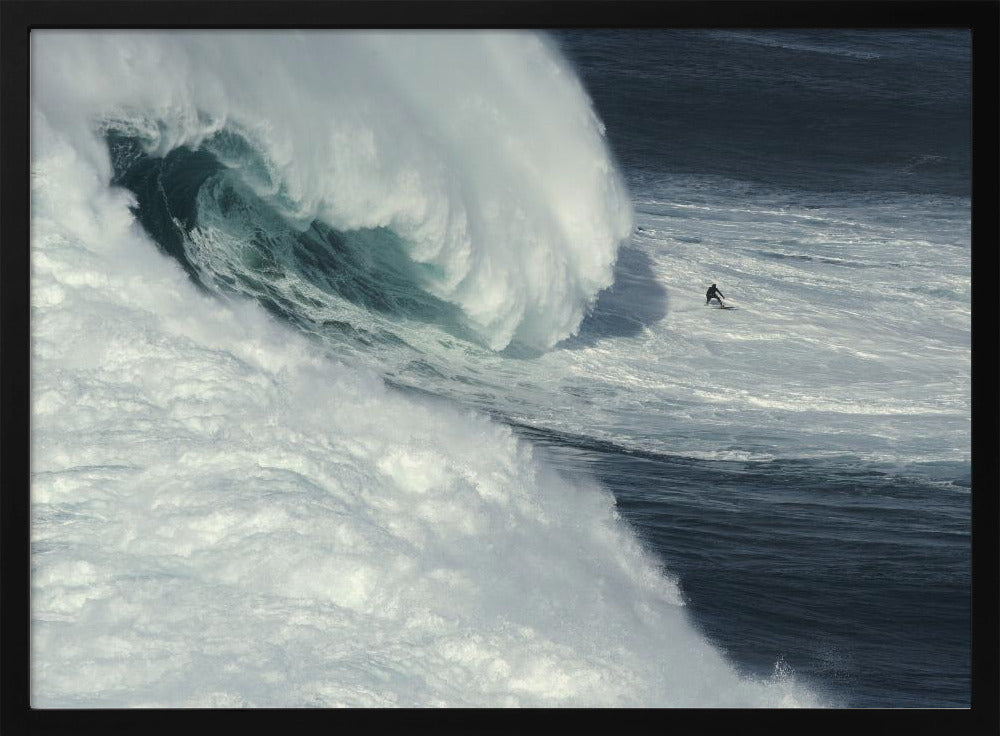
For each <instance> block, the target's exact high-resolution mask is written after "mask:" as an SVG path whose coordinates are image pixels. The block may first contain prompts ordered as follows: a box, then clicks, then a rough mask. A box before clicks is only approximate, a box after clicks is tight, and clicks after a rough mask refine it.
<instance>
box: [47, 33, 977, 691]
mask: <svg viewBox="0 0 1000 736" xmlns="http://www.w3.org/2000/svg"><path fill="white" fill-rule="evenodd" d="M31 44H32V46H31V53H32V79H31V86H32V101H31V126H32V127H31V132H32V151H31V160H32V164H31V165H32V171H31V227H32V242H31V268H32V278H31V329H32V354H31V361H32V362H31V383H32V395H31V401H32V409H31V438H30V442H31V479H32V489H31V538H32V542H31V581H32V595H31V621H32V641H31V646H32V663H31V701H32V705H33V706H35V707H43V708H61V707H76V708H91V707H100V708H104V707H150V706H153V707H333V706H353V707H396V706H417V707H425V706H446V707H470V706H471V707H525V706H527V707H538V706H542V707H562V706H576V707H581V706H582V707H635V706H639V707H751V708H771V707H832V708H867V707H883V708H884V707H892V708H897V707H935V708H955V707H959V708H964V707H968V706H969V704H970V666H971V651H970V648H971V643H970V625H971V621H970V615H971V614H970V588H971V551H970V526H971V430H970V426H971V310H970V297H971V246H970V239H971V204H970V200H971V185H970V175H971V142H970V119H971V118H970V116H971V82H970V73H971V37H970V34H969V33H968V32H964V31H958V30H906V31H904V30H892V31H888V30H886V31H874V30H870V31H869V30H864V31H862V30H822V31H819V30H817V31H806V30H795V31H791V30H788V31H764V30H721V29H713V30H708V29H706V30H669V31H668V30H627V31H626V30H560V31H552V32H544V33H542V32H539V33H528V32H471V31H470V32H441V33H431V32H384V33H378V32H362V31H345V32H332V31H304V32H297V33H290V32H270V31H269V32H238V33H237V32H208V31H195V32H178V31H168V32H129V33H125V32H103V31H102V32H97V31H86V32H66V31H38V30H36V31H33V32H32V36H31ZM713 283H714V284H717V285H718V288H719V290H720V291H721V292H722V294H723V295H724V296H723V300H724V302H725V303H726V305H727V306H729V307H732V308H731V309H728V310H721V309H718V308H715V305H706V302H705V296H704V295H705V290H706V289H707V288H708V286H709V285H711V284H713Z"/></svg>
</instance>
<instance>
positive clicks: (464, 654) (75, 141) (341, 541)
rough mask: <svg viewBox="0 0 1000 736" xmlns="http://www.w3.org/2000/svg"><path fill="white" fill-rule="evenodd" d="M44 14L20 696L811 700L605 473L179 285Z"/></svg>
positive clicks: (294, 700) (35, 112)
mask: <svg viewBox="0 0 1000 736" xmlns="http://www.w3.org/2000/svg"><path fill="white" fill-rule="evenodd" d="M39 35H41V36H44V37H46V38H48V37H49V36H48V34H44V33H43V34H33V43H34V44H35V47H34V51H35V59H34V63H33V65H32V69H33V72H34V73H35V75H36V76H35V80H34V81H35V93H36V94H37V95H38V96H37V97H36V98H35V100H36V103H37V102H38V100H43V101H45V102H46V104H33V107H32V146H33V150H32V193H31V196H32V210H31V212H32V254H31V255H32V283H31V295H32V332H33V343H32V377H31V378H32V432H31V459H32V479H33V482H32V491H31V492H32V556H31V560H32V598H31V602H32V673H31V675H32V686H31V700H32V705H33V706H35V707H95V706H96V707H117V706H193V707H198V706H334V705H348V706H384V705H394V706H395V705H398V706H406V705H420V706H427V705H430V706H434V705H448V706H466V705H471V706H487V705H488V706H517V705H529V706H530V705H584V706H599V705H614V706H618V705H651V706H681V705H692V706H712V705H722V706H778V705H809V704H813V703H815V702H816V701H815V697H814V696H813V695H812V694H810V693H809V692H807V691H806V690H804V689H803V688H802V687H801V686H800V685H798V684H796V683H795V682H793V681H791V680H790V679H789V678H788V677H787V676H786V675H784V674H782V673H781V672H778V673H776V676H775V678H774V679H773V680H769V681H767V682H762V681H754V680H750V679H744V678H741V677H739V676H738V675H737V673H736V672H735V671H734V670H733V669H732V667H731V666H730V665H729V664H728V663H727V662H726V661H725V659H724V658H723V657H722V656H721V654H720V653H719V652H717V651H716V650H715V649H713V648H712V647H711V646H710V645H709V644H708V643H707V642H706V641H705V640H704V639H703V638H702V636H701V635H700V634H699V633H698V632H697V631H696V630H695V629H694V627H692V626H691V624H690V623H689V621H688V619H687V615H686V612H685V609H684V606H683V605H682V602H681V601H680V598H679V595H678V590H677V587H676V585H675V584H674V583H673V582H671V581H670V580H669V579H668V578H666V577H664V575H663V574H662V573H661V571H659V570H658V569H657V567H656V565H655V564H654V562H653V561H652V560H651V559H650V558H649V557H648V556H647V555H646V554H645V552H644V551H643V550H642V548H641V547H640V545H639V544H638V542H637V540H636V539H635V537H634V536H633V535H632V533H631V531H630V530H629V528H628V527H627V526H626V525H625V524H623V523H622V522H621V521H620V520H619V519H618V517H617V515H616V513H615V510H614V501H613V498H612V497H611V496H610V494H608V493H607V492H605V491H602V490H601V489H599V488H596V487H593V486H589V485H586V484H582V485H581V484H572V483H569V482H567V481H566V480H564V479H562V478H560V477H558V476H556V475H555V474H553V473H552V472H551V471H550V470H548V469H547V467H546V465H545V464H544V463H543V462H541V461H540V460H539V459H538V458H536V457H534V456H533V453H532V448H531V446H529V445H527V444H525V443H523V442H521V441H518V440H517V439H516V438H515V437H514V436H513V435H512V433H511V431H510V430H509V429H507V428H505V427H502V426H499V425H497V424H494V423H492V422H490V421H488V420H486V419H484V418H482V417H479V416H476V415H473V414H470V413H464V412H460V411H458V410H456V409H454V408H448V407H443V406H440V405H438V404H435V403H430V402H426V401H417V400H415V399H413V398H408V397H404V396H402V395H399V394H397V393H392V392H390V391H388V390H387V389H386V388H385V387H384V386H383V384H382V383H381V382H380V381H379V380H378V379H377V378H376V377H375V376H374V375H373V374H368V373H361V372H358V371H356V370H352V369H349V368H347V367H344V366H341V365H338V364H334V363H331V362H330V361H329V359H328V358H326V357H325V356H324V355H322V354H321V352H320V350H319V349H318V348H317V347H316V346H315V345H313V344H312V343H310V342H309V341H308V340H307V339H306V338H304V337H302V336H301V335H298V334H295V333H293V332H292V331H290V329H289V328H287V327H285V326H282V325H279V324H277V323H275V322H274V321H272V320H271V319H269V318H268V317H267V316H266V315H265V314H264V312H263V311H262V310H261V309H260V308H259V307H257V306H255V305H252V304H249V303H227V302H222V301H220V300H215V299H212V298H210V297H209V296H207V295H205V294H202V293H200V292H198V291H197V290H196V288H195V287H194V286H193V285H192V283H191V282H190V281H189V280H188V279H187V278H186V276H185V275H184V273H183V271H182V270H181V268H180V267H179V266H178V264H177V263H175V262H174V261H172V260H170V259H169V258H167V257H166V256H164V255H162V254H161V253H159V252H158V251H157V250H156V248H155V246H154V244H153V243H152V242H150V241H149V239H148V238H147V236H146V235H145V234H144V233H143V232H142V229H141V228H140V227H139V225H138V224H137V223H136V222H135V220H134V218H133V216H132V214H131V213H130V211H129V205H130V204H131V198H130V196H129V195H128V193H127V192H124V191H123V190H118V189H112V188H109V187H108V182H109V175H110V166H109V163H108V161H107V158H106V156H107V154H106V153H103V154H102V152H101V148H100V139H99V132H95V131H94V130H93V129H92V128H90V127H89V125H88V123H89V120H88V118H87V117H85V116H84V115H81V114H74V112H73V111H72V105H74V104H80V105H84V106H85V107H87V106H90V105H91V104H92V100H91V99H90V96H88V95H87V94H84V93H81V94H74V95H73V96H72V97H71V98H68V99H66V100H65V101H64V103H65V107H60V106H59V105H55V104H54V103H53V99H54V98H53V89H52V87H51V86H50V85H51V84H56V86H57V87H58V89H60V90H63V91H68V90H67V86H66V85H65V84H63V83H62V82H61V81H56V80H57V79H58V76H59V72H60V70H62V71H68V68H67V67H65V66H63V65H64V64H65V63H67V59H70V60H72V59H76V61H77V62H79V63H80V64H81V66H80V67H78V68H77V74H78V76H77V83H78V85H79V86H81V87H86V86H88V85H91V86H93V87H95V88H97V89H95V90H94V95H93V96H94V97H97V98H100V96H101V94H100V92H101V89H100V87H101V86H102V85H104V84H105V81H104V80H107V79H109V77H114V74H113V71H114V70H111V69H106V68H102V67H101V65H100V64H94V65H93V66H88V65H87V64H86V63H85V62H86V60H87V56H86V54H83V53H82V50H84V49H85V48H86V47H88V43H86V42H84V41H83V40H82V39H79V38H77V39H65V38H62V37H60V40H59V43H60V44H62V43H63V41H69V40H72V43H69V44H68V45H67V46H56V45H49V44H47V43H40V42H39V41H38V36H39ZM53 35H55V34H53ZM296 42H297V41H296ZM185 43H188V41H183V42H182V41H177V42H173V41H171V42H170V43H164V44H160V43H159V42H153V43H150V48H152V49H154V52H150V53H151V58H157V55H158V54H159V55H160V56H159V57H158V58H159V60H160V62H161V64H165V63H166V60H165V59H164V58H162V57H163V56H164V55H168V54H169V53H172V51H171V49H174V50H175V46H176V48H181V47H183V46H184V44H185ZM190 43H196V44H203V41H202V40H200V39H195V40H192V41H190ZM288 43H289V44H292V43H293V42H292V41H289V42H288ZM108 46H109V48H111V49H114V51H111V50H108V49H107V48H106V49H105V51H103V52H101V54H102V56H101V60H102V61H103V62H110V61H113V60H114V59H115V58H117V59H118V61H119V62H120V64H122V65H124V66H125V67H128V66H129V64H132V63H133V62H134V60H135V57H131V59H132V61H129V58H130V57H129V55H128V53H126V51H127V50H128V49H129V48H131V47H130V45H129V43H125V44H124V46H119V45H117V44H109V45H108ZM40 47H41V48H40ZM64 48H69V49H73V52H72V53H69V54H68V56H62V55H61V53H59V52H60V50H61V49H64ZM203 48H204V49H205V50H206V51H205V53H207V50H208V49H209V48H211V47H209V46H207V45H205V44H203ZM42 50H44V53H40V51H42ZM50 52H51V53H50ZM144 53H145V52H144ZM219 53H220V55H221V57H225V58H227V59H228V58H229V57H228V56H226V54H224V53H222V51H220V52H219ZM147 61H148V60H147ZM171 61H172V62H177V59H172V60H171ZM143 63H145V62H143ZM227 63H228V62H227ZM140 65H141V64H140ZM168 66H169V65H168ZM53 67H55V68H53ZM147 71H149V72H152V71H153V70H152V69H149V70H147ZM179 71H180V72H181V73H182V76H183V72H185V71H186V70H185V67H184V66H183V65H182V66H181V67H179ZM261 71H262V72H263V73H272V72H268V71H267V69H263V68H262V69H261ZM273 73H277V72H273ZM107 84H108V88H109V89H108V90H107V91H108V94H109V95H110V87H111V86H113V85H112V83H111V82H107ZM182 88H183V90H184V91H185V92H189V91H190V90H189V89H187V88H186V87H183V86H182ZM180 89H181V88H178V90H174V91H177V92H178V93H179V90H180ZM211 89H214V87H213V86H212V83H210V82H206V83H205V90H211ZM133 91H134V92H136V94H139V90H138V89H136V90H133ZM170 91H171V90H168V89H163V88H160V89H158V90H157V92H156V94H154V93H152V92H149V98H148V99H145V100H144V98H142V97H141V96H140V97H139V98H138V99H139V101H140V102H149V103H152V102H153V101H155V100H159V102H160V104H163V105H165V106H167V107H169V106H170V105H171V104H173V101H175V100H176V98H174V97H171V96H170V94H169V93H170ZM217 91H218V90H217ZM203 93H204V94H208V92H205V91H204V90H203ZM219 93H220V94H221V92H219ZM157 95H166V96H165V97H158V96H157ZM363 99H364V98H362V103H359V104H361V105H362V107H363ZM176 109H187V108H184V107H183V105H181V106H180V107H178V108H176ZM77 112H79V111H77ZM178 129H179V128H178ZM165 135H166V134H165ZM171 145H173V143H171ZM288 180H291V179H290V178H289V179H288ZM298 201H300V202H301V201H304V200H301V199H300V200H298ZM484 448H488V451H487V452H484Z"/></svg>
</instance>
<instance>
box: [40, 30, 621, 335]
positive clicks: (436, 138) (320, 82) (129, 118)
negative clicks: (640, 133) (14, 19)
mask: <svg viewBox="0 0 1000 736" xmlns="http://www.w3.org/2000/svg"><path fill="white" fill-rule="evenodd" d="M59 35H60V40H59V43H58V44H53V45H51V46H50V47H49V49H51V50H52V53H53V54H54V55H55V56H56V57H57V58H54V59H50V60H47V63H46V65H45V67H44V69H41V70H40V71H39V75H40V76H44V78H42V79H36V87H37V88H38V89H39V90H41V93H40V94H38V95H36V100H35V101H36V105H37V106H38V107H39V108H40V110H41V111H42V112H43V113H44V114H45V115H46V117H47V118H48V119H49V120H51V121H54V122H55V123H56V124H57V125H58V123H59V120H60V118H61V117H65V112H61V111H67V110H71V111H75V114H76V115H77V116H79V115H80V114H81V113H82V114H83V116H84V118H85V119H87V120H89V121H90V123H91V125H94V124H98V123H99V122H100V121H104V124H105V125H107V124H108V122H107V121H114V122H113V125H114V126H115V127H116V129H118V130H120V131H125V132H128V133H130V134H132V135H134V136H136V137H138V138H141V139H142V140H143V141H144V142H145V147H146V150H147V152H148V153H154V154H157V155H165V154H166V153H167V152H169V151H171V150H174V149H176V148H178V147H180V146H189V147H198V146H199V145H201V144H202V143H203V142H204V141H205V140H206V139H208V138H209V137H211V138H212V140H213V141H214V142H215V143H216V146H215V147H213V153H214V154H215V155H217V156H218V157H219V158H220V160H221V161H222V163H224V164H225V165H226V166H228V167H230V168H233V169H236V170H237V171H238V173H239V174H240V176H241V177H242V178H243V180H244V181H245V182H246V183H247V184H248V185H249V186H250V187H251V188H252V189H253V190H254V192H255V193H256V194H257V195H258V196H260V197H262V198H263V199H265V200H266V201H268V203H269V204H270V205H271V206H273V207H274V208H275V209H276V210H277V211H278V212H280V213H281V215H282V216H283V217H284V218H285V219H286V220H287V221H288V222H289V223H291V224H293V225H294V226H295V227H297V228H299V229H301V230H305V229H306V228H308V227H309V226H310V224H311V223H313V222H314V221H315V220H321V221H323V222H324V223H326V224H327V225H329V226H330V227H333V228H335V229H337V230H340V231H352V230H359V229H366V228H367V229H371V228H387V229H390V230H392V231H393V232H394V233H395V234H396V235H397V236H398V237H399V238H400V240H401V242H402V243H403V244H404V247H405V249H406V253H407V255H408V257H409V258H410V259H412V261H414V262H415V263H416V264H419V265H420V273H421V275H422V286H423V288H424V289H425V290H426V291H427V292H428V293H429V294H431V295H432V296H434V297H436V298H438V299H441V300H444V301H447V302H450V303H452V304H454V305H456V306H458V307H459V308H460V309H461V311H462V314H463V315H464V319H465V321H466V322H467V326H468V327H469V328H470V329H471V330H472V331H473V332H474V333H475V334H476V335H478V336H479V338H480V339H481V340H482V341H483V342H485V343H486V344H487V345H489V346H490V347H491V348H493V349H501V348H503V347H505V346H507V345H508V344H509V343H511V342H517V343H519V344H523V345H527V346H530V347H534V348H542V349H546V348H549V347H551V346H552V345H554V344H555V343H556V342H558V341H559V340H561V339H563V338H565V337H567V336H569V335H571V334H573V333H575V331H576V330H577V329H578V327H579V324H580V322H581V320H582V318H583V316H584V314H585V312H586V310H587V309H588V308H589V306H590V305H592V303H593V300H594V298H595V295H596V293H597V292H598V291H600V290H601V289H603V288H606V287H607V286H609V285H610V284H611V281H612V267H613V264H614V260H615V256H616V251H617V247H618V244H619V243H620V242H621V241H622V240H623V239H624V238H625V237H626V236H627V235H628V234H629V232H630V231H631V227H632V213H631V208H630V204H629V201H628V196H627V193H626V191H625V187H624V184H623V182H622V180H621V176H620V174H619V173H618V171H617V169H616V167H615V165H614V163H613V161H612V157H611V155H610V153H609V150H608V147H607V145H606V142H605V140H604V137H603V129H602V125H601V123H600V121H599V120H598V119H597V117H596V115H595V114H594V111H593V109H592V106H591V103H590V100H589V98H588V97H587V95H586V93H585V91H584V90H583V88H582V86H581V84H580V82H579V81H578V80H577V79H576V77H575V75H574V74H573V73H572V70H571V69H570V67H569V66H568V64H567V62H565V60H563V58H562V57H561V56H560V54H559V52H558V51H557V50H556V49H555V47H554V46H553V45H552V44H551V43H550V42H548V41H547V40H546V39H545V38H543V37H541V36H537V35H531V34H521V33H495V32H490V33H485V32H484V33H471V34H449V33H441V34H429V33H373V32H347V33H340V32H323V33H320V32H306V33H296V34H285V33H281V34H278V33H275V34H270V35H269V37H268V43H267V44H261V43H259V40H260V38H259V33H225V34H207V33H198V32H195V33H177V34H170V35H169V36H156V37H152V36H149V35H148V34H142V33H128V34H126V33H119V34H116V42H115V43H114V44H107V43H105V42H103V41H102V39H101V38H100V37H98V36H97V35H96V34H76V33H69V32H67V33H60V34H59ZM431 36H432V37H431ZM80 80H85V82H86V83H85V84H81V83H80ZM38 82H41V83H38ZM226 131H232V132H236V133H237V135H233V136H229V138H228V139H227V138H226V137H225V136H224V135H220V134H222V133H225V132H226ZM89 132H90V133H91V134H92V132H93V131H92V130H91V131H89ZM92 137H94V138H97V137H98V136H92ZM220 140H229V141H230V142H231V143H232V146H231V147H229V148H228V149H225V148H224V147H223V148H220V147H219V146H218V143H219V141H220ZM88 145H90V147H91V149H93V147H94V144H93V142H89V143H88ZM241 146H242V148H241ZM247 146H249V148H250V149H252V150H246V147H247ZM95 155H98V154H97V153H96V152H95ZM103 156H104V157H105V158H106V156H107V154H106V153H104V154H103ZM102 168H103V170H104V171H106V172H108V178H109V180H110V176H111V174H110V166H109V165H108V164H107V163H106V162H104V163H103V164H102Z"/></svg>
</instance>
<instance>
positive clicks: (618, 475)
mask: <svg viewBox="0 0 1000 736" xmlns="http://www.w3.org/2000/svg"><path fill="white" fill-rule="evenodd" d="M518 429H519V431H520V432H522V433H523V434H524V436H525V437H527V438H528V439H530V440H531V441H532V442H534V443H535V444H536V445H538V446H542V447H545V448H546V450H547V452H548V453H550V454H551V457H552V459H553V462H555V464H556V465H557V466H558V467H560V468H561V469H562V470H563V471H564V472H565V473H567V474H569V475H574V474H577V473H580V472H584V471H586V472H589V473H591V474H592V475H593V476H594V477H596V478H597V479H598V480H599V481H600V482H601V483H602V484H603V485H604V486H605V487H607V488H609V489H610V490H611V491H612V492H613V493H614V494H615V497H616V499H617V502H618V508H619V511H620V512H621V514H622V515H623V517H624V518H626V519H628V520H629V521H630V522H631V523H632V525H633V526H634V527H635V528H636V530H637V532H638V534H639V536H640V537H641V538H642V539H643V540H644V542H645V543H646V545H647V546H648V548H649V549H651V550H653V551H654V552H655V553H656V554H657V555H659V557H660V558H661V559H662V561H663V563H664V566H665V568H666V569H667V570H668V571H669V572H670V573H672V574H673V575H675V576H677V577H678V578H679V579H680V585H681V589H682V592H683V594H684V596H685V600H686V603H687V605H688V606H689V607H690V610H691V613H692V615H693V619H694V621H695V622H696V624H697V625H699V626H700V627H701V629H702V631H703V632H704V633H705V635H706V636H707V637H708V639H709V640H710V641H712V642H713V643H714V644H715V645H717V646H718V647H720V648H721V649H722V650H724V651H725V652H726V653H727V655H728V656H729V657H730V659H731V660H732V661H733V663H734V664H735V665H736V666H737V667H738V668H739V669H740V670H741V671H742V672H744V673H746V674H751V675H755V676H760V677H768V676H770V675H772V674H774V672H775V669H776V668H779V669H781V670H784V671H786V672H791V673H793V674H794V676H795V677H796V678H798V679H801V680H802V681H804V682H807V683H809V685H810V686H811V687H813V688H814V689H815V690H816V692H818V693H820V694H821V695H822V696H823V697H824V698H825V699H826V700H827V702H828V703H830V704H831V705H834V706H841V707H857V708H864V707H968V706H969V703H970V682H971V681H970V667H971V649H970V626H971V608H970V590H971V588H970V585H971V569H970V559H971V556H970V552H971V546H970V545H971V539H970V518H971V494H970V488H969V485H970V484H969V476H968V472H967V469H966V468H964V467H963V466H962V465H961V464H959V463H954V464H949V463H944V464H937V465H933V466H927V467H924V468H913V469H911V470H909V471H907V472H906V473H903V474H901V473H900V472H899V471H898V470H896V471H893V470H890V469H888V468H885V469H879V468H878V466H875V465H872V464H853V463H848V462H823V461H809V460H786V461H772V462H731V461H705V460H699V459H693V458H685V457H671V456H662V455H659V456H658V455H653V454H643V453H635V452H628V451H624V450H622V449H620V448H616V447H614V446H611V445H608V444H606V443H594V442H589V441H587V440H585V439H581V438H579V437H576V438H574V437H566V436H559V435H555V434H553V433H550V432H541V431H537V430H533V429H531V428H526V427H519V428H518Z"/></svg>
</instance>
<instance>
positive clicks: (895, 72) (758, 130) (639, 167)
mask: <svg viewBox="0 0 1000 736" xmlns="http://www.w3.org/2000/svg"><path fill="white" fill-rule="evenodd" d="M556 39H557V41H558V42H559V44H560V46H561V47H562V49H563V51H564V52H565V53H566V54H567V55H568V56H569V57H570V59H571V60H572V61H573V63H574V64H575V65H576V67H577V69H578V71H579V73H580V75H581V77H582V78H583V80H584V83H585V85H586V87H587V90H588V92H589V93H590V95H591V97H592V99H593V101H594V104H595V106H596V107H597V109H598V111H599V112H600V115H601V119H602V120H603V121H604V123H605V125H606V127H607V134H608V139H609V141H610V143H611V146H612V148H613V149H614V151H615V153H616V155H617V156H618V159H619V161H620V163H621V164H622V166H623V167H624V169H625V170H626V172H627V175H628V177H629V179H630V181H632V182H641V181H642V179H643V177H647V176H653V177H658V176H663V175H664V174H681V173H689V174H700V175H717V176H725V177H728V178H733V179H739V180H744V181H748V182H756V183H760V184H764V185H772V186H779V187H783V188H791V189H804V190H819V191H855V192H857V191H903V192H914V193H916V192H921V193H930V194H951V195H967V194H968V193H969V191H970V177H969V171H970V155H971V145H970V113H971V37H970V34H969V33H968V32H967V31H958V30H956V31H951V30H929V31H924V30H921V31H905V32H904V31H894V32H882V31H839V30H821V31H747V30H744V31H731V32H730V31H721V30H705V31H676V30H672V31H656V30H645V31H635V30H623V31H616V30H606V31H566V32H561V33H559V34H557V35H556Z"/></svg>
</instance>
